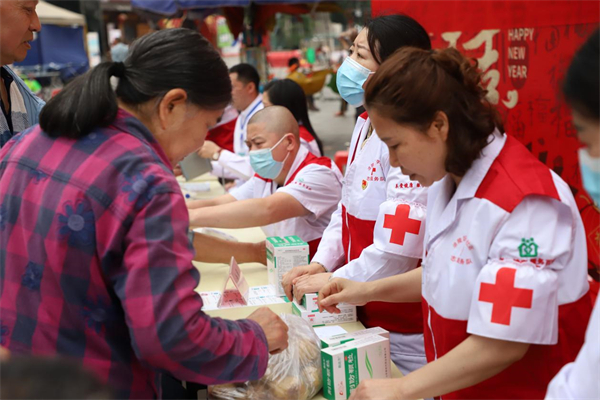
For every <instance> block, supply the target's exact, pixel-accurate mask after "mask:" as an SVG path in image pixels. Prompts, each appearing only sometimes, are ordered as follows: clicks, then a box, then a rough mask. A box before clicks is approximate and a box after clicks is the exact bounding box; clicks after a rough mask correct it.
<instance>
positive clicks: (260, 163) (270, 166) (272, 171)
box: [248, 135, 290, 179]
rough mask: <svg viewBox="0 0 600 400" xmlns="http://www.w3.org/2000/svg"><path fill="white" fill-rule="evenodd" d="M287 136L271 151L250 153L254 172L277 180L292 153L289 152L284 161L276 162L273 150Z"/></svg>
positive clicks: (263, 150)
mask: <svg viewBox="0 0 600 400" xmlns="http://www.w3.org/2000/svg"><path fill="white" fill-rule="evenodd" d="M286 136H287V135H285V136H284V137H282V138H281V139H279V141H278V142H277V143H276V144H275V146H273V147H271V148H270V149H260V150H252V151H251V152H250V153H248V155H249V156H250V165H252V169H254V172H256V173H257V174H258V175H260V176H261V177H263V178H265V179H275V178H277V176H279V174H280V173H281V170H282V169H283V164H284V163H285V160H287V158H288V157H289V155H290V153H289V152H288V154H287V156H285V158H284V160H283V161H275V159H274V158H273V149H274V148H275V147H277V146H279V144H281V142H282V141H283V139H285V138H286Z"/></svg>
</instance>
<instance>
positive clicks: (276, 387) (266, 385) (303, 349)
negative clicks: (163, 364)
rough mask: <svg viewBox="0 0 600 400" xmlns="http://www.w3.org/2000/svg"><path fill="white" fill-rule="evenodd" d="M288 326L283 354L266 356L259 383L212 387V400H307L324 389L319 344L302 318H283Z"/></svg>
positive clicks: (289, 315) (283, 315)
mask: <svg viewBox="0 0 600 400" xmlns="http://www.w3.org/2000/svg"><path fill="white" fill-rule="evenodd" d="M281 319H283V321H284V322H285V323H286V324H287V325H288V327H289V330H288V338H289V344H288V348H287V349H285V351H283V352H281V353H279V354H275V355H271V356H269V365H268V366H267V370H266V372H265V375H264V376H263V377H262V378H261V379H260V380H258V381H252V382H246V383H237V384H235V383H234V384H226V385H217V386H212V387H211V388H210V389H209V392H210V398H211V399H223V400H225V399H236V400H237V399H256V400H308V399H312V398H313V397H314V396H315V395H316V394H317V393H318V392H319V390H321V387H322V386H323V375H322V372H321V341H320V340H319V338H318V336H317V334H316V333H315V331H314V330H313V328H312V327H311V326H310V325H309V324H308V322H306V321H304V320H303V319H302V318H300V317H298V316H296V315H292V314H282V315H281Z"/></svg>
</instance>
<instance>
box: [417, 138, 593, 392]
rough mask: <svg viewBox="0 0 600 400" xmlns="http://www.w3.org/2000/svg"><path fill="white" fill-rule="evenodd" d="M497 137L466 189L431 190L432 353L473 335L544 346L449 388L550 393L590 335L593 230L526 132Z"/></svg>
mask: <svg viewBox="0 0 600 400" xmlns="http://www.w3.org/2000/svg"><path fill="white" fill-rule="evenodd" d="M492 138H493V140H492V141H491V143H490V144H489V145H488V146H487V147H486V148H485V149H484V150H483V152H482V156H481V157H480V158H479V159H477V160H475V161H474V163H473V166H472V167H471V168H470V169H469V171H468V172H467V174H466V175H465V176H464V177H463V179H462V181H461V183H460V185H459V186H458V188H457V189H456V191H455V190H454V186H455V185H454V181H453V180H452V178H451V177H450V176H446V177H445V178H444V179H442V180H441V181H440V182H437V183H436V184H434V185H433V186H432V187H431V188H430V190H429V198H428V204H429V207H428V210H427V213H428V216H427V227H426V233H425V248H424V249H425V252H424V257H423V283H422V285H423V288H422V293H423V301H424V305H425V307H424V308H425V310H426V311H427V313H426V315H424V317H425V320H426V321H427V325H428V326H426V327H425V338H426V341H425V343H426V351H427V356H428V360H429V361H432V360H434V359H436V358H439V357H440V356H442V355H444V354H446V353H447V352H448V351H450V350H452V348H453V347H454V346H456V345H458V343H460V342H461V341H462V340H464V339H466V338H467V337H468V335H469V334H474V335H478V336H484V337H487V338H492V339H499V340H506V341H512V342H522V343H530V344H532V345H541V346H537V347H536V346H532V347H530V350H529V351H528V353H527V354H526V355H525V356H524V357H523V359H522V360H520V361H518V362H516V363H515V364H513V365H511V366H510V367H508V368H507V369H506V370H505V371H503V372H502V373H501V374H499V375H498V376H496V377H494V378H492V379H490V380H488V381H484V382H482V383H480V384H478V385H476V386H475V387H473V388H469V389H465V390H464V391H459V392H455V393H456V395H449V396H448V398H465V397H468V398H473V397H477V396H483V397H485V396H488V395H489V393H490V391H493V392H494V393H495V395H496V396H498V398H541V397H543V396H544V393H545V389H546V385H547V383H548V382H549V381H550V379H551V378H552V376H553V375H554V374H555V373H556V372H558V369H560V367H561V366H562V365H564V363H565V362H567V361H569V360H568V357H569V356H570V355H572V356H573V358H574V357H575V354H577V350H578V348H577V347H578V346H581V343H582V342H583V332H584V330H585V325H582V324H585V321H581V318H580V316H581V315H585V316H587V315H589V314H587V313H589V310H590V308H591V304H590V300H589V296H588V295H587V292H588V283H587V252H586V244H585V243H586V241H585V231H584V228H583V223H582V221H581V217H580V215H579V212H578V208H577V205H576V204H575V201H574V199H573V195H572V193H571V190H570V189H569V186H568V185H567V184H566V183H565V182H564V181H563V180H562V179H561V178H560V177H559V176H558V175H556V174H555V173H554V172H552V171H550V170H549V169H548V168H547V167H546V166H545V165H543V164H541V163H539V161H537V160H536V159H535V158H534V157H533V156H532V155H531V154H530V153H529V152H528V151H527V149H525V147H524V146H522V145H521V144H520V143H518V141H517V140H516V139H514V138H507V136H506V135H502V134H500V133H499V132H496V133H495V134H494V135H492V136H490V139H492ZM586 319H587V318H586ZM559 329H560V332H561V333H560V335H559ZM557 343H558V344H557ZM554 344H557V345H556V346H551V345H554ZM524 371H527V374H524ZM466 391H470V392H469V394H468V395H467V394H465V393H466ZM484 394H485V396H484ZM461 396H462V397H461Z"/></svg>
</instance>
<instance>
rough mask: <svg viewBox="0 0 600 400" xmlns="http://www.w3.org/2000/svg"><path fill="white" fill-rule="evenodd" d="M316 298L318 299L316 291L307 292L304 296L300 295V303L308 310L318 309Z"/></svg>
mask: <svg viewBox="0 0 600 400" xmlns="http://www.w3.org/2000/svg"><path fill="white" fill-rule="evenodd" d="M317 300H319V294H318V293H307V294H305V295H304V296H302V303H301V305H302V307H304V308H306V309H307V310H308V311H319V305H318V304H317Z"/></svg>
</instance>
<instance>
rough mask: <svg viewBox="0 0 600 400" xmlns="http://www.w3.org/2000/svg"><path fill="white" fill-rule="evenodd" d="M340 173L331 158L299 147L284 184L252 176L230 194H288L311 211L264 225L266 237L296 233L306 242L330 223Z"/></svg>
mask: <svg viewBox="0 0 600 400" xmlns="http://www.w3.org/2000/svg"><path fill="white" fill-rule="evenodd" d="M341 190H342V174H341V172H340V171H339V169H338V168H337V166H336V165H335V164H333V163H332V162H331V160H330V159H328V158H325V157H320V158H318V157H315V156H314V155H312V154H310V153H309V152H308V150H306V149H305V148H304V147H300V150H298V154H296V158H295V159H294V162H293V164H292V167H291V169H290V171H289V172H288V176H287V177H286V181H285V185H284V186H282V187H279V188H278V187H277V184H276V183H275V182H273V181H272V180H270V179H264V178H261V177H259V176H258V175H255V176H254V177H252V178H251V179H250V180H249V181H248V182H246V183H245V184H243V185H242V186H241V187H238V188H234V189H232V190H231V192H230V194H231V195H232V196H233V197H235V198H236V199H237V200H245V199H251V198H264V197H268V196H270V195H272V194H274V193H287V194H289V195H291V196H293V197H294V198H295V199H296V200H298V202H300V204H302V205H303V206H304V208H306V209H307V210H308V211H310V214H308V215H306V216H302V217H297V218H291V219H288V220H285V221H281V222H278V223H275V224H272V225H269V226H267V227H263V229H264V230H265V232H266V234H267V235H269V236H289V235H297V236H299V237H300V238H301V239H303V240H304V241H305V242H311V241H313V240H317V239H320V238H321V236H322V234H323V230H325V228H326V227H327V225H328V224H329V220H330V217H331V214H332V213H333V211H334V210H335V208H336V207H337V204H338V202H339V201H340V197H341Z"/></svg>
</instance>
